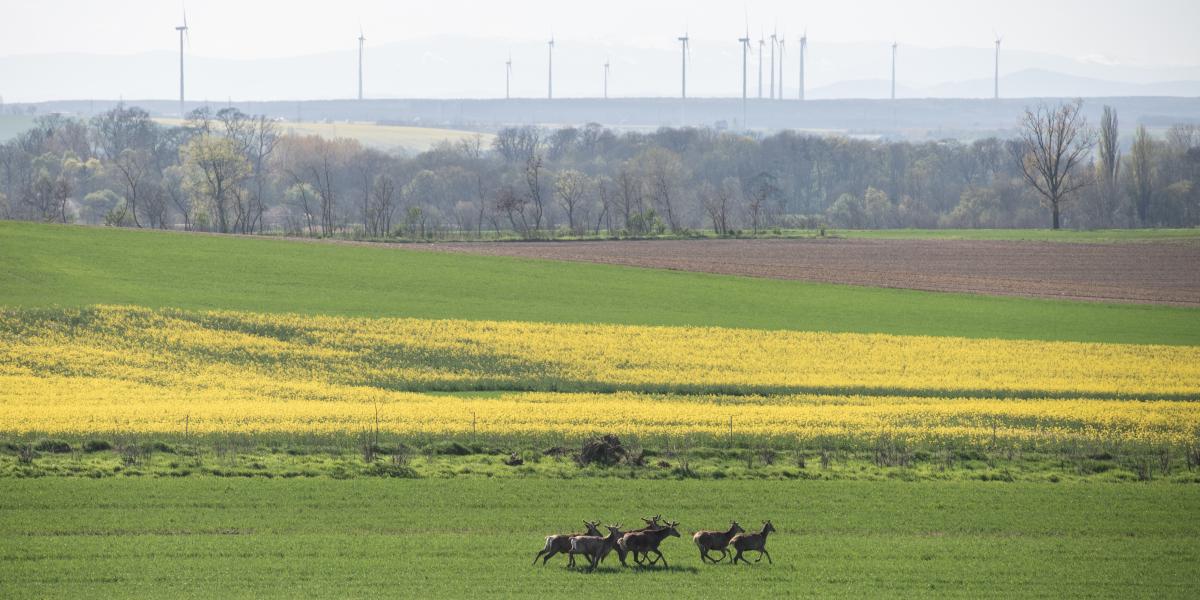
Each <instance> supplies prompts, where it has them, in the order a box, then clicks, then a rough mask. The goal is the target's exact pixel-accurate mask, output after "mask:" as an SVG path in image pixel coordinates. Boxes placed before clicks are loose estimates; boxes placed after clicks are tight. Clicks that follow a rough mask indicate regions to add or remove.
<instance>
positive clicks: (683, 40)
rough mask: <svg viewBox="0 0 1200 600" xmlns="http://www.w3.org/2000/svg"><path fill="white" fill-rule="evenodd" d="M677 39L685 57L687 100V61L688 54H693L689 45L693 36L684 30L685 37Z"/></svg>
mask: <svg viewBox="0 0 1200 600" xmlns="http://www.w3.org/2000/svg"><path fill="white" fill-rule="evenodd" d="M676 39H678V40H679V51H680V54H681V56H682V57H683V80H682V81H683V96H682V97H683V99H684V100H687V63H688V55H689V54H691V48H690V46H688V41H689V40H690V39H691V38H689V37H688V34H687V32H686V31H685V32H683V37H681V38H676Z"/></svg>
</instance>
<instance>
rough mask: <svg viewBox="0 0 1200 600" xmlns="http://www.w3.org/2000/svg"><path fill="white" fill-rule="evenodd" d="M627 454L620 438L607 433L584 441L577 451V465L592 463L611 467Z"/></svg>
mask: <svg viewBox="0 0 1200 600" xmlns="http://www.w3.org/2000/svg"><path fill="white" fill-rule="evenodd" d="M627 455H628V452H627V451H626V450H625V446H624V445H623V444H621V440H620V438H618V437H617V436H615V435H612V434H609V435H606V436H604V437H601V438H597V439H594V440H589V441H588V442H586V443H584V445H583V448H582V449H580V451H579V457H578V459H577V460H578V461H579V465H580V466H582V467H586V466H588V465H590V464H592V463H596V464H598V465H602V466H605V467H611V466H613V465H615V464H617V463H619V462H621V461H622V460H624V459H625V457H626V456H627Z"/></svg>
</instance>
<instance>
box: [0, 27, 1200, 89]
mask: <svg viewBox="0 0 1200 600" xmlns="http://www.w3.org/2000/svg"><path fill="white" fill-rule="evenodd" d="M350 42H352V40H350ZM789 50H790V51H789V52H788V53H787V55H786V56H785V57H784V59H783V73H782V78H783V93H784V96H785V97H788V98H795V97H797V96H798V95H799V88H798V85H797V84H798V81H799V62H798V61H797V56H796V53H795V51H794V49H791V48H789ZM510 53H511V56H512V60H513V75H512V81H511V84H512V93H513V96H514V97H525V98H544V97H545V95H546V87H547V85H546V84H547V81H546V77H547V65H546V58H547V57H546V46H545V44H544V43H538V42H521V43H511V44H510V43H508V42H506V41H503V40H494V39H476V38H433V39H414V40H408V41H404V42H398V43H392V44H386V45H380V46H371V45H369V43H368V46H367V48H366V55H365V60H364V62H365V65H364V70H365V84H364V87H365V92H366V95H367V96H369V97H373V98H499V97H503V95H504V86H505V78H504V62H505V60H507V58H508V56H509V55H510ZM768 57H769V54H768V55H764V62H769V58H768ZM750 58H751V60H750V62H749V65H748V71H749V72H748V80H749V81H748V84H749V85H748V88H749V89H748V92H749V95H750V97H752V98H755V97H757V96H758V94H759V84H758V74H759V67H758V65H757V62H756V59H757V53H756V52H752V53H751V57H750ZM993 59H994V54H993V49H992V48H987V47H974V48H921V47H918V46H907V45H905V44H903V43H901V46H900V53H899V60H898V65H897V80H898V81H897V95H898V96H899V97H908V98H912V97H935V98H947V97H962V98H987V97H991V95H992V78H991V74H992V69H993ZM186 61H187V74H188V76H187V90H188V91H187V96H188V98H189V99H192V100H209V101H214V102H216V101H223V100H226V99H229V98H232V99H234V100H296V99H338V98H351V97H353V96H354V95H355V93H356V90H357V51H356V50H355V47H354V46H353V44H352V43H348V44H347V49H346V50H344V51H337V52H325V53H320V54H312V55H307V56H290V57H282V58H263V59H245V60H241V59H229V58H208V57H204V56H203V55H202V51H201V50H200V49H197V51H196V53H194V54H193V53H189V54H188V56H187V57H186ZM606 61H608V62H610V63H611V64H612V70H611V74H610V84H609V92H610V95H612V96H614V97H677V96H678V94H679V77H680V65H679V51H678V49H677V48H674V47H673V46H670V45H666V44H664V46H662V47H653V48H646V47H631V46H615V45H606V44H603V43H574V42H572V41H571V40H566V39H563V40H558V44H557V46H556V47H555V53H554V78H555V80H554V88H555V96H556V97H561V98H566V97H574V98H582V97H599V96H601V95H602V94H603V66H602V65H603V64H604V63H605V62H606ZM768 67H769V65H768ZM178 69H179V56H178V54H176V53H174V52H170V51H156V52H147V53H141V54H132V55H96V54H79V53H70V54H68V53H64V54H40V55H17V56H6V57H0V96H2V97H3V98H4V100H5V101H7V102H10V103H11V102H23V101H43V100H52V99H88V98H97V99H99V98H108V99H116V98H121V97H124V98H161V99H164V100H165V99H170V98H173V97H175V96H176V95H177V94H178V86H179V80H178V73H179V71H178ZM741 69H742V54H741V51H740V50H739V48H738V46H737V44H736V43H718V42H712V41H705V40H700V39H696V40H694V41H693V45H692V58H691V61H690V63H689V70H688V92H689V96H695V97H701V96H706V97H735V96H740V94H741V79H742V73H741ZM1000 69H1001V70H1000V73H1001V83H1000V88H1001V90H1000V92H1001V96H1002V97H1009V98H1017V97H1046V96H1065V97H1071V96H1084V97H1088V96H1185V97H1193V96H1200V65H1183V66H1146V65H1122V64H1107V63H1102V62H1096V61H1089V60H1081V59H1075V58H1070V57H1064V56H1057V55H1050V54H1044V53H1036V52H1024V51H1021V50H1018V49H1008V48H1002V50H1001V55H1000ZM769 71H770V69H769V68H766V69H763V94H764V95H769V93H770V73H769ZM806 78H807V95H808V97H809V98H814V99H817V98H885V97H887V96H888V94H889V89H890V85H891V84H890V81H889V78H890V47H889V45H887V44H882V43H843V44H823V43H821V42H820V40H819V39H818V38H816V37H815V36H814V37H813V38H812V39H810V43H809V51H808V60H807V63H806Z"/></svg>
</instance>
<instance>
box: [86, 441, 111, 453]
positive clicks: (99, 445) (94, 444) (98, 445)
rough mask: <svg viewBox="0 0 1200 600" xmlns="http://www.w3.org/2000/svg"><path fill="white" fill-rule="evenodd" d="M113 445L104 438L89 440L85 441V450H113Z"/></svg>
mask: <svg viewBox="0 0 1200 600" xmlns="http://www.w3.org/2000/svg"><path fill="white" fill-rule="evenodd" d="M112 447H113V446H112V444H110V443H108V442H106V441H104V440H88V441H86V442H84V443H83V451H84V452H104V451H105V450H112Z"/></svg>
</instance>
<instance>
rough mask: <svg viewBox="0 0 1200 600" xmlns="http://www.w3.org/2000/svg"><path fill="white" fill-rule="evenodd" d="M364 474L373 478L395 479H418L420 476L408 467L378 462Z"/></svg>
mask: <svg viewBox="0 0 1200 600" xmlns="http://www.w3.org/2000/svg"><path fill="white" fill-rule="evenodd" d="M363 473H365V474H367V475H370V476H372V477H394V478H396V479H417V478H418V477H420V475H418V474H417V470H416V469H414V468H412V467H409V466H406V465H398V464H393V463H386V462H378V463H374V464H372V465H371V466H370V467H367V469H366V470H365V471H363Z"/></svg>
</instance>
